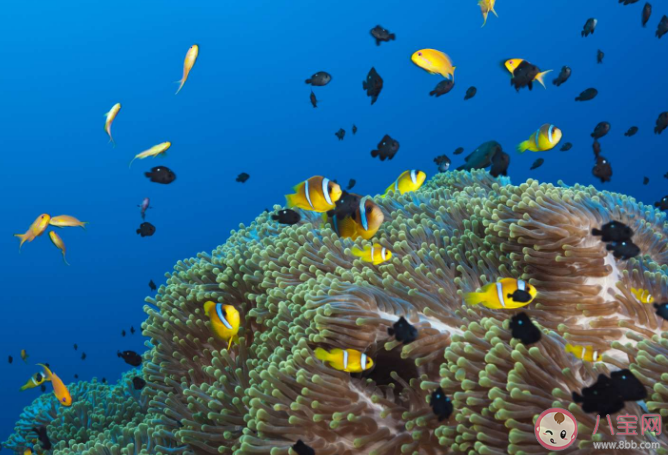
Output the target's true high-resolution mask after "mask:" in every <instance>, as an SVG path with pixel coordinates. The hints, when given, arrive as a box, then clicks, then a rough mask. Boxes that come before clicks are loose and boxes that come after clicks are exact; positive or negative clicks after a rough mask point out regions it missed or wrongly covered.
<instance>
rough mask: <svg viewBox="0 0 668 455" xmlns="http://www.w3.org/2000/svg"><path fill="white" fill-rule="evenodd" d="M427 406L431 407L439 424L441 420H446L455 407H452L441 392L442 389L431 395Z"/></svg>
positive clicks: (450, 402)
mask: <svg viewBox="0 0 668 455" xmlns="http://www.w3.org/2000/svg"><path fill="white" fill-rule="evenodd" d="M429 406H431V409H432V410H433V411H434V414H436V417H438V421H439V422H440V421H441V420H446V419H448V418H449V417H450V416H451V415H452V413H453V411H454V410H455V407H454V406H453V405H452V401H450V398H448V397H446V396H445V392H443V389H442V388H440V387H439V388H438V389H436V390H434V391H433V392H432V393H431V398H430V399H429Z"/></svg>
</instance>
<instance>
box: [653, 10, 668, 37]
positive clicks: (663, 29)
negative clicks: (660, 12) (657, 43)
mask: <svg viewBox="0 0 668 455" xmlns="http://www.w3.org/2000/svg"><path fill="white" fill-rule="evenodd" d="M666 33H668V16H666V15H665V14H664V16H663V17H662V18H661V22H659V26H658V27H657V28H656V36H657V37H658V38H659V39H661V37H663V35H665V34H666Z"/></svg>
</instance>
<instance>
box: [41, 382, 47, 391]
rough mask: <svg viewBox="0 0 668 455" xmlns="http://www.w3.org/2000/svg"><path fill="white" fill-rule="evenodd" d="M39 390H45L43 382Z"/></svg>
mask: <svg viewBox="0 0 668 455" xmlns="http://www.w3.org/2000/svg"><path fill="white" fill-rule="evenodd" d="M40 390H41V391H42V392H46V386H45V385H44V384H42V385H41V386H40Z"/></svg>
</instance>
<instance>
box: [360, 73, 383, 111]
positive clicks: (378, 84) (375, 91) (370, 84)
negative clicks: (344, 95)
mask: <svg viewBox="0 0 668 455" xmlns="http://www.w3.org/2000/svg"><path fill="white" fill-rule="evenodd" d="M362 88H363V89H364V90H366V96H370V97H371V104H373V103H375V102H376V100H377V99H378V95H380V91H381V90H382V89H383V78H382V77H380V74H378V72H377V71H376V68H374V67H371V70H369V74H367V76H366V80H365V81H364V82H362Z"/></svg>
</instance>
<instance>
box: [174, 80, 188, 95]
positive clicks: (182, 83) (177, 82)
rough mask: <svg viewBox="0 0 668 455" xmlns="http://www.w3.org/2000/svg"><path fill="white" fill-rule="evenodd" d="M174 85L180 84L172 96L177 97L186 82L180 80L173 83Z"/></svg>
mask: <svg viewBox="0 0 668 455" xmlns="http://www.w3.org/2000/svg"><path fill="white" fill-rule="evenodd" d="M174 83H175V84H181V85H179V88H178V89H177V90H176V93H174V95H178V94H179V92H180V91H181V89H182V88H183V85H184V84H185V83H186V81H185V79H180V80H178V81H175V82H174Z"/></svg>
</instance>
